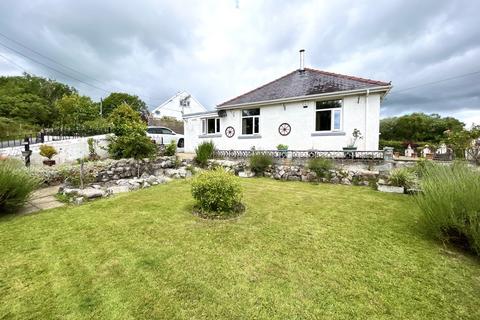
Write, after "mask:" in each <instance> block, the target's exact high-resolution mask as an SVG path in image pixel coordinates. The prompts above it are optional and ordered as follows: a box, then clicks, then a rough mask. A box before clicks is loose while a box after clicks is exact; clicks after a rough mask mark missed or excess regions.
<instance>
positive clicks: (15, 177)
mask: <svg viewBox="0 0 480 320" xmlns="http://www.w3.org/2000/svg"><path fill="white" fill-rule="evenodd" d="M38 186H39V180H38V179H37V178H35V177H34V176H33V175H31V174H30V172H29V171H28V170H27V169H26V168H24V167H23V166H22V164H21V163H20V162H17V161H14V160H2V161H0V213H4V212H12V211H15V210H16V209H18V208H21V207H22V206H23V205H24V204H25V203H26V202H27V200H28V198H29V196H30V195H31V194H32V192H33V191H34V190H35V189H36V188H37V187H38Z"/></svg>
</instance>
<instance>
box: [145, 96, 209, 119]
mask: <svg viewBox="0 0 480 320" xmlns="http://www.w3.org/2000/svg"><path fill="white" fill-rule="evenodd" d="M188 95H189V94H188V93H186V92H183V93H180V94H178V95H176V96H174V97H172V98H171V99H170V101H168V102H166V103H165V104H164V105H161V106H159V107H157V108H156V109H154V110H153V111H152V116H153V117H154V118H157V119H159V118H162V117H172V118H175V119H178V120H182V117H183V114H189V113H197V112H205V111H207V109H205V107H204V106H202V105H201V104H200V102H198V101H197V100H196V99H195V98H193V97H190V105H189V106H184V107H182V106H181V105H180V100H182V99H184V98H185V97H186V96H188ZM182 110H183V114H182ZM157 111H158V112H157Z"/></svg>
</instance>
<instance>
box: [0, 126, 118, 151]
mask: <svg viewBox="0 0 480 320" xmlns="http://www.w3.org/2000/svg"><path fill="white" fill-rule="evenodd" d="M110 132H111V130H110V128H81V127H79V128H65V127H64V128H45V129H43V130H42V131H40V132H38V133H32V134H26V135H24V136H23V137H22V136H19V135H15V136H4V137H2V138H1V139H0V149H1V148H8V147H18V146H23V145H24V144H25V143H27V142H28V143H29V144H36V143H47V142H51V141H62V140H69V139H76V138H82V137H90V136H95V135H100V134H108V133H110Z"/></svg>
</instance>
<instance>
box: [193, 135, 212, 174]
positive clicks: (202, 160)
mask: <svg viewBox="0 0 480 320" xmlns="http://www.w3.org/2000/svg"><path fill="white" fill-rule="evenodd" d="M214 151H215V144H214V143H213V141H204V142H202V143H200V144H199V145H198V146H197V147H196V148H195V154H196V155H195V162H196V163H197V164H198V165H199V166H200V167H202V168H205V167H206V166H207V164H208V159H212V158H213V153H214Z"/></svg>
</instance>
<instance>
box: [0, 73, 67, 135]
mask: <svg viewBox="0 0 480 320" xmlns="http://www.w3.org/2000/svg"><path fill="white" fill-rule="evenodd" d="M72 93H76V90H75V88H73V87H70V86H68V85H66V84H63V83H59V82H57V81H55V80H51V79H45V78H41V77H36V76H32V75H29V74H27V73H25V74H24V75H23V76H15V77H0V117H5V118H10V119H17V120H22V121H23V122H25V123H31V124H37V125H41V126H49V125H51V124H52V123H53V122H54V121H55V120H56V118H57V116H58V113H57V110H56V106H55V102H56V101H57V100H58V99H60V98H61V97H63V96H64V95H66V94H67V95H69V94H72Z"/></svg>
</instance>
